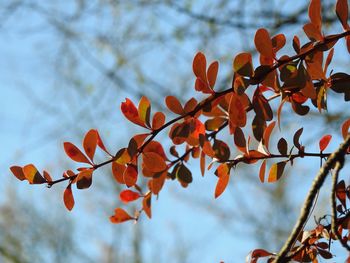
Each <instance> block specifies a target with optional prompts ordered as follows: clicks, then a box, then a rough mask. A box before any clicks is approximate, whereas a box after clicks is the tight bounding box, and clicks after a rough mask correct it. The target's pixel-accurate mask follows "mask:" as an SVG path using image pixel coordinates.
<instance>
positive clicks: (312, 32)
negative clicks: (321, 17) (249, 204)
mask: <svg viewBox="0 0 350 263" xmlns="http://www.w3.org/2000/svg"><path fill="white" fill-rule="evenodd" d="M303 29H304V32H305V34H306V35H307V37H308V38H309V39H310V40H311V41H321V40H322V38H323V36H322V34H321V32H320V31H319V30H318V29H317V27H316V26H315V25H314V24H312V23H308V24H305V25H304V26H303Z"/></svg>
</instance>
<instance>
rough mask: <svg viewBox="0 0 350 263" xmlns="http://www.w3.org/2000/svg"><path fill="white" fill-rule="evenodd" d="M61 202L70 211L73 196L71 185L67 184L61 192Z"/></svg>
mask: <svg viewBox="0 0 350 263" xmlns="http://www.w3.org/2000/svg"><path fill="white" fill-rule="evenodd" d="M63 202H64V205H65V206H66V208H67V209H68V210H69V211H71V210H72V209H73V207H74V197H73V192H72V185H71V184H68V186H67V188H66V189H65V190H64V192H63Z"/></svg>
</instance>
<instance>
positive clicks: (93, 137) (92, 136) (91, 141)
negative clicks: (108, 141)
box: [83, 129, 98, 161]
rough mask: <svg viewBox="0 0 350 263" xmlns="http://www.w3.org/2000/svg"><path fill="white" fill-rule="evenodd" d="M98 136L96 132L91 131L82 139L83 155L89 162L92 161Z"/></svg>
mask: <svg viewBox="0 0 350 263" xmlns="http://www.w3.org/2000/svg"><path fill="white" fill-rule="evenodd" d="M97 141H98V135H97V131H96V130H93V129H91V130H90V131H88V132H87V133H86V135H85V137H84V141H83V146H84V150H85V153H86V154H87V156H88V157H89V158H90V160H91V161H93V159H94V155H95V151H96V147H97Z"/></svg>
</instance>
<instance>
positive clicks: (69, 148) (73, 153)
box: [63, 142, 91, 164]
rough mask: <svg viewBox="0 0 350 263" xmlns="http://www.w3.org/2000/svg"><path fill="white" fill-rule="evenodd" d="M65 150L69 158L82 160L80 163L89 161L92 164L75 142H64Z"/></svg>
mask: <svg viewBox="0 0 350 263" xmlns="http://www.w3.org/2000/svg"><path fill="white" fill-rule="evenodd" d="M63 147H64V151H65V152H66V154H67V155H68V157H69V158H71V159H72V160H73V161H76V162H80V163H88V164H91V162H90V161H89V159H88V158H87V157H86V156H85V154H83V153H82V152H81V151H80V150H79V148H78V147H76V146H75V145H74V144H72V143H70V142H65V143H63Z"/></svg>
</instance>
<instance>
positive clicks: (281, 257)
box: [273, 135, 350, 263]
mask: <svg viewBox="0 0 350 263" xmlns="http://www.w3.org/2000/svg"><path fill="white" fill-rule="evenodd" d="M349 146H350V135H348V136H347V137H346V139H345V141H344V142H343V143H342V144H341V145H340V146H339V148H338V149H337V150H336V151H335V152H333V153H332V154H331V155H330V156H329V158H328V160H327V161H326V162H325V164H324V165H323V167H322V168H321V169H320V170H319V172H318V174H317V175H316V177H315V179H314V181H313V182H312V185H311V188H310V190H309V192H308V195H307V197H306V200H305V202H304V205H303V207H302V209H301V212H300V215H299V218H298V220H297V222H296V224H295V226H294V228H293V230H292V232H291V234H290V235H289V237H288V239H287V240H286V242H285V244H284V245H283V247H282V248H281V250H280V251H279V253H278V255H277V257H276V258H275V260H274V261H273V262H274V263H283V262H285V260H286V256H287V254H288V252H289V251H290V250H291V248H292V246H293V244H294V243H295V241H296V240H297V238H298V236H299V234H300V232H301V231H302V229H303V226H304V224H305V222H306V220H307V218H308V216H309V213H310V210H311V207H312V204H313V202H314V199H315V197H316V195H317V191H318V190H319V189H320V188H321V187H322V185H323V182H324V180H325V178H326V177H327V175H328V173H329V171H330V170H331V169H332V168H333V167H334V165H335V164H336V163H337V162H339V160H342V159H344V156H345V154H346V151H347V149H348V148H349Z"/></svg>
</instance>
